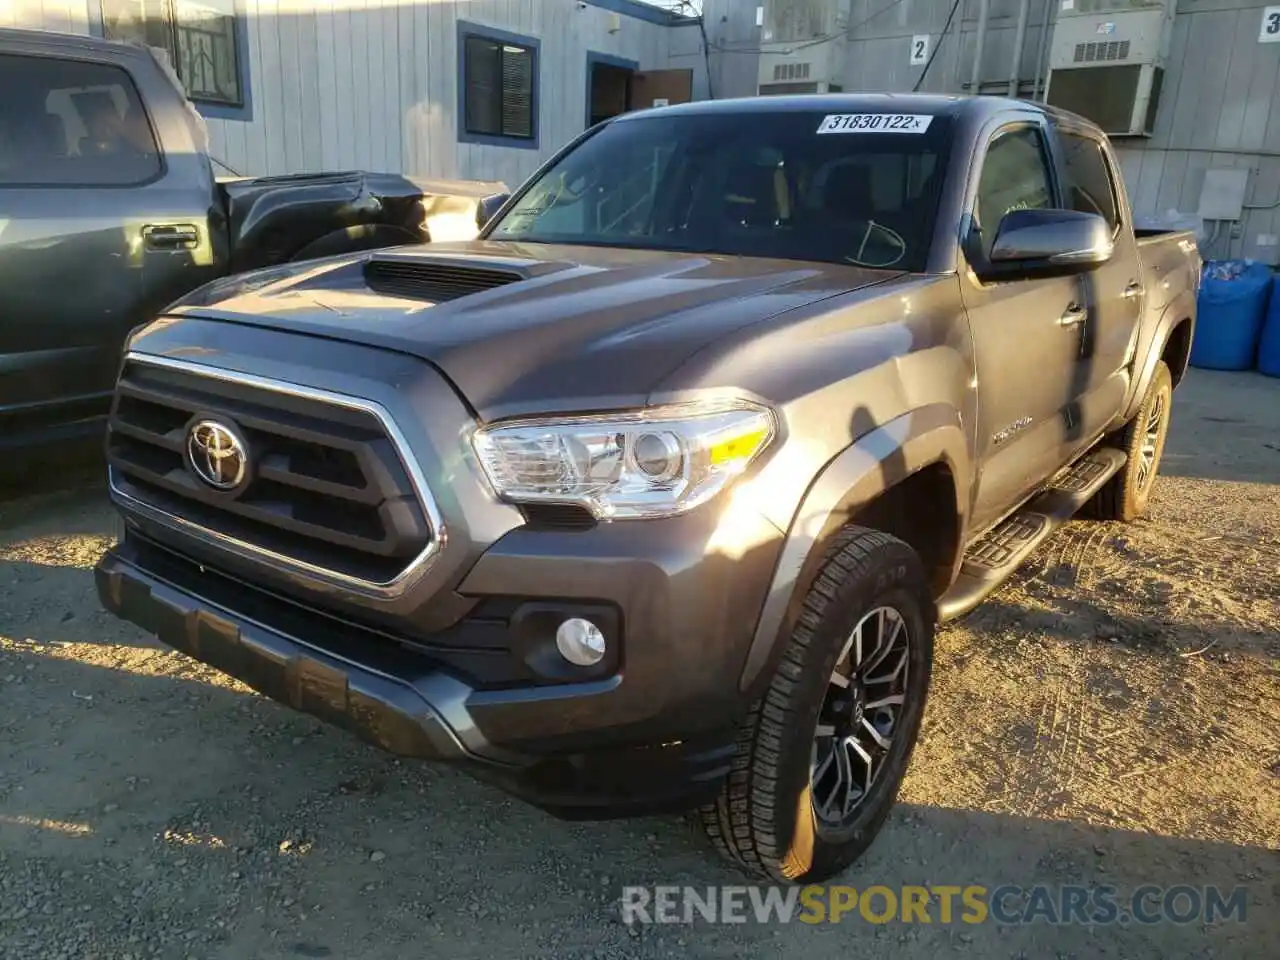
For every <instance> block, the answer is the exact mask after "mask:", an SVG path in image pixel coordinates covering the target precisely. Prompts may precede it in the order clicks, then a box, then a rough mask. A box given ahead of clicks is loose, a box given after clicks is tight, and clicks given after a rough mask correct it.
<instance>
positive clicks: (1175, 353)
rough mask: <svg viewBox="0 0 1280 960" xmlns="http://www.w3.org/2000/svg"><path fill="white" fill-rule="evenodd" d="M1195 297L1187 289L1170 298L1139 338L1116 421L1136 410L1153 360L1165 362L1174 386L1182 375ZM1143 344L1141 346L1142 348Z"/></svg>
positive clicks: (1193, 324)
mask: <svg viewBox="0 0 1280 960" xmlns="http://www.w3.org/2000/svg"><path fill="white" fill-rule="evenodd" d="M1195 317H1196V301H1195V296H1194V295H1193V294H1192V293H1191V291H1189V290H1184V291H1183V292H1182V293H1180V294H1179V295H1178V296H1177V297H1175V298H1174V299H1173V300H1171V301H1170V302H1169V303H1168V304H1167V305H1166V306H1165V308H1164V310H1163V311H1162V312H1161V314H1160V318H1159V319H1158V320H1157V321H1156V322H1155V324H1154V325H1153V328H1152V333H1151V337H1150V338H1149V339H1147V338H1143V343H1142V344H1140V346H1139V353H1138V359H1137V361H1136V363H1135V369H1134V384H1133V390H1132V391H1131V392H1130V394H1129V402H1128V404H1126V406H1125V410H1124V413H1123V414H1122V415H1121V417H1120V418H1119V423H1120V424H1124V423H1127V422H1128V421H1129V420H1130V419H1131V418H1132V417H1133V416H1134V414H1136V413H1137V412H1138V407H1139V406H1141V405H1142V398H1143V397H1144V396H1146V393H1147V388H1148V387H1149V386H1150V385H1151V378H1152V377H1153V376H1155V372H1156V364H1157V363H1159V362H1160V361H1161V360H1163V361H1164V362H1165V363H1166V364H1168V365H1169V372H1170V373H1172V374H1173V385H1174V387H1175V388H1177V386H1178V384H1179V383H1180V382H1181V380H1182V378H1183V377H1184V376H1185V375H1186V372H1187V366H1188V363H1189V362H1190V359H1191V341H1192V338H1193V337H1194V336H1195V328H1196V320H1195ZM1143 346H1145V350H1144V349H1143Z"/></svg>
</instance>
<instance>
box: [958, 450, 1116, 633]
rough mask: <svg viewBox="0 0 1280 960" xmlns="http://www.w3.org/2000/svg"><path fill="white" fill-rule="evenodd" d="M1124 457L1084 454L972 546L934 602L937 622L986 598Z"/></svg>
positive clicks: (1095, 452) (1100, 452) (1108, 452)
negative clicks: (955, 573)
mask: <svg viewBox="0 0 1280 960" xmlns="http://www.w3.org/2000/svg"><path fill="white" fill-rule="evenodd" d="M1126 459H1127V457H1126V456H1125V454H1124V453H1123V452H1122V451H1120V450H1116V449H1114V448H1112V447H1098V448H1097V449H1095V450H1092V451H1090V452H1089V453H1088V454H1087V455H1086V456H1084V457H1082V458H1081V459H1080V460H1077V461H1076V463H1075V464H1074V465H1073V466H1072V467H1071V469H1069V470H1067V471H1066V472H1065V473H1062V474H1060V475H1059V476H1058V477H1057V478H1056V479H1055V480H1054V481H1053V482H1052V483H1051V484H1050V485H1049V486H1048V487H1046V488H1045V489H1044V490H1043V491H1041V492H1040V493H1039V494H1037V495H1036V496H1035V497H1034V498H1033V499H1031V500H1029V501H1028V502H1027V503H1026V504H1024V505H1023V507H1022V508H1021V509H1020V510H1018V512H1017V513H1014V514H1011V515H1010V516H1009V517H1007V518H1006V519H1004V520H1003V521H1001V522H1000V523H999V524H998V525H997V526H996V527H994V528H992V529H991V530H989V531H988V532H987V533H986V534H984V535H983V537H982V539H980V540H978V541H977V542H976V543H974V544H972V545H971V546H970V547H969V549H968V550H966V551H965V555H964V560H963V561H962V562H961V564H960V576H959V577H957V578H956V582H955V583H954V584H952V585H951V589H950V590H948V591H947V592H946V593H945V594H943V595H942V597H941V598H940V599H939V600H938V620H939V621H947V620H954V619H956V618H957V617H963V616H964V615H965V614H966V613H969V612H970V611H972V610H973V608H974V607H976V606H978V604H980V603H982V601H983V600H985V599H987V597H989V596H991V594H992V593H994V592H995V591H996V590H997V589H998V588H999V587H1000V585H1001V584H1002V583H1004V582H1005V581H1006V580H1008V579H1009V577H1010V576H1012V575H1013V572H1014V571H1015V570H1017V569H1018V567H1020V566H1021V565H1022V562H1023V561H1024V560H1026V559H1027V557H1028V556H1029V555H1030V554H1031V552H1032V551H1033V550H1035V548H1036V547H1038V546H1040V544H1041V543H1043V542H1044V541H1045V540H1046V539H1047V538H1048V537H1049V535H1050V534H1051V533H1053V531H1055V530H1057V529H1058V527H1060V526H1062V525H1063V524H1064V523H1066V522H1067V521H1068V520H1070V519H1071V518H1072V517H1073V516H1074V515H1075V514H1076V512H1077V511H1078V510H1079V509H1080V508H1081V507H1083V506H1084V505H1085V504H1086V503H1088V502H1089V500H1090V499H1092V497H1093V495H1094V494H1095V493H1097V492H1098V491H1099V490H1101V489H1102V487H1103V485H1104V484H1106V482H1107V481H1108V480H1110V479H1111V478H1112V477H1113V476H1115V474H1116V473H1117V472H1118V471H1119V470H1120V469H1121V468H1122V467H1123V466H1124V464H1125V460H1126Z"/></svg>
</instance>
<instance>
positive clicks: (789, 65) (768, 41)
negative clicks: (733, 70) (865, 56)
mask: <svg viewBox="0 0 1280 960" xmlns="http://www.w3.org/2000/svg"><path fill="white" fill-rule="evenodd" d="M850 6H851V0H765V4H764V7H763V13H762V15H761V34H760V56H759V59H758V62H759V71H760V72H759V76H758V90H759V92H760V93H761V94H762V95H769V94H783V93H837V92H839V91H840V90H841V89H843V87H842V85H843V83H844V72H845V49H846V46H847V44H846V36H845V31H846V30H848V27H849V10H850Z"/></svg>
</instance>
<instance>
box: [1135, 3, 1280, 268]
mask: <svg viewBox="0 0 1280 960" xmlns="http://www.w3.org/2000/svg"><path fill="white" fill-rule="evenodd" d="M1266 5H1267V4H1265V3H1262V2H1250V0H1181V2H1180V3H1179V4H1178V16H1177V17H1176V19H1175V20H1174V23H1173V42H1172V46H1171V48H1170V53H1169V63H1168V70H1167V73H1166V76H1165V91H1164V94H1163V95H1162V97H1161V103H1160V112H1159V113H1158V114H1157V118H1156V127H1155V133H1154V136H1152V137H1151V138H1150V140H1147V141H1145V142H1143V141H1134V142H1133V146H1131V147H1122V149H1121V150H1120V155H1121V158H1122V161H1123V163H1124V168H1125V181H1126V182H1127V183H1128V184H1129V189H1130V191H1131V192H1132V193H1133V203H1134V206H1135V207H1136V208H1137V209H1138V210H1140V211H1144V212H1152V213H1157V212H1161V211H1165V210H1169V209H1179V210H1183V211H1187V212H1191V213H1194V212H1195V211H1196V208H1197V206H1198V204H1199V200H1200V189H1201V185H1202V184H1203V182H1204V172H1205V170H1208V169H1214V168H1219V169H1222V168H1225V169H1247V170H1249V171H1250V177H1249V186H1248V190H1247V191H1246V194H1245V198H1246V202H1247V203H1248V204H1249V205H1250V206H1251V207H1253V208H1254V209H1249V210H1247V211H1246V213H1245V217H1244V220H1243V222H1242V223H1241V229H1240V236H1238V237H1232V236H1229V235H1227V234H1225V233H1224V234H1223V235H1222V236H1221V237H1220V238H1219V239H1218V242H1216V243H1214V244H1213V245H1212V246H1211V249H1210V250H1209V253H1210V254H1211V255H1213V256H1226V255H1228V254H1230V255H1232V256H1250V257H1254V258H1256V259H1259V260H1265V261H1267V262H1269V263H1276V262H1277V260H1278V259H1280V247H1277V246H1275V245H1271V244H1268V245H1260V244H1259V243H1258V240H1259V238H1262V239H1264V240H1265V239H1267V237H1266V235H1267V234H1270V235H1271V236H1272V237H1273V238H1274V237H1275V236H1276V235H1277V234H1280V97H1277V81H1278V80H1280V43H1259V42H1258V35H1259V32H1260V28H1261V25H1262V8H1263V7H1264V6H1266ZM1118 145H1119V144H1118Z"/></svg>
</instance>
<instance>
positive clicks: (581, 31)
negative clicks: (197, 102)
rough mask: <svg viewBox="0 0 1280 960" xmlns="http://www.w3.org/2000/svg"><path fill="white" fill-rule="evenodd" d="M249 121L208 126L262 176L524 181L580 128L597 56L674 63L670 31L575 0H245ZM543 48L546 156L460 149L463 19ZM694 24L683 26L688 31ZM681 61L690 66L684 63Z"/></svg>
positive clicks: (230, 159)
mask: <svg viewBox="0 0 1280 960" xmlns="http://www.w3.org/2000/svg"><path fill="white" fill-rule="evenodd" d="M242 4H243V9H244V10H245V12H246V14H247V19H248V21H249V48H250V73H251V83H252V90H253V120H252V121H251V122H249V123H241V122H237V121H224V122H217V121H213V122H210V125H209V126H210V136H211V140H212V142H213V148H214V150H215V151H216V152H218V153H219V155H220V156H222V157H223V159H224V160H225V161H226V162H227V163H229V164H230V165H231V166H232V167H235V168H236V169H238V170H243V171H245V172H247V173H253V174H274V173H291V172H297V171H304V170H315V169H321V168H328V169H352V168H365V169H376V170H387V171H400V172H405V173H409V174H415V175H419V176H431V177H471V178H477V179H485V180H504V181H506V182H507V183H508V184H509V185H511V186H515V185H516V184H518V183H519V182H520V181H521V180H522V179H523V178H524V177H526V176H528V174H530V173H531V172H532V171H533V170H534V168H535V167H536V166H537V165H538V164H539V163H540V162H541V161H542V160H544V159H546V158H547V157H549V156H550V155H551V154H552V153H553V152H554V151H555V150H556V149H558V148H559V147H560V146H562V145H563V144H564V143H565V142H566V141H568V140H569V139H570V138H572V137H574V136H576V135H577V134H578V133H580V132H581V131H582V129H583V126H584V124H585V118H586V94H587V92H586V55H587V50H594V51H596V52H599V53H608V54H613V55H614V56H619V57H625V58H627V59H630V60H635V61H637V62H638V63H640V65H641V66H642V67H649V68H661V67H665V66H666V65H667V59H666V55H667V36H666V35H667V34H668V33H669V32H672V31H669V30H667V28H665V27H663V26H660V25H658V24H654V23H647V22H644V21H641V20H638V19H635V18H632V17H626V16H623V17H621V18H620V28H619V30H618V31H617V32H616V33H610V32H609V28H610V23H611V21H612V20H613V18H612V17H611V15H610V14H609V13H608V12H607V11H605V10H602V9H600V8H598V7H594V6H587V7H586V8H585V9H582V8H580V7H579V5H578V3H577V0H333V2H332V3H325V2H320V0H242ZM460 18H461V19H465V20H467V21H469V22H472V23H478V24H482V25H485V26H491V27H495V28H497V29H499V30H505V31H507V32H509V33H515V34H520V35H523V36H527V37H532V38H534V39H536V40H539V41H540V43H541V47H540V52H539V98H540V102H539V120H540V124H539V125H540V131H539V132H540V137H539V149H538V150H524V149H518V148H513V147H495V146H488V145H477V144H467V143H459V142H458V137H457V121H458V118H457V116H456V114H457V82H458V80H457V77H458V59H457V58H458V51H457V21H458V20H459V19H460ZM685 29H687V28H685ZM681 65H682V66H683V64H681Z"/></svg>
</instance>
